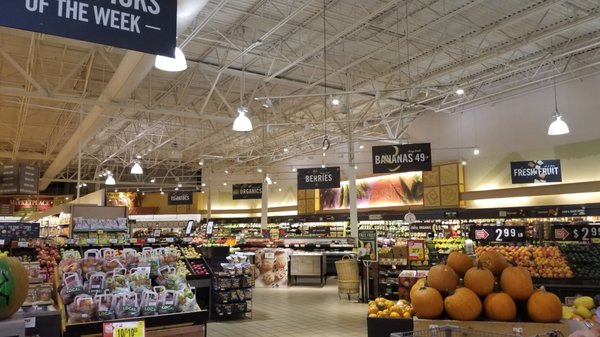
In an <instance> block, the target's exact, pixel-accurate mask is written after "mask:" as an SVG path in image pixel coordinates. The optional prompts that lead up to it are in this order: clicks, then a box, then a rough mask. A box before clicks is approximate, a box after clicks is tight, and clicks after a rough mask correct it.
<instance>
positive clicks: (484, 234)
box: [470, 226, 526, 242]
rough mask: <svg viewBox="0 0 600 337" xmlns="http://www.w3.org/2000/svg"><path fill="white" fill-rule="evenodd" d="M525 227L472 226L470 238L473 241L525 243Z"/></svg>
mask: <svg viewBox="0 0 600 337" xmlns="http://www.w3.org/2000/svg"><path fill="white" fill-rule="evenodd" d="M525 230H526V228H525V226H489V227H483V226H474V227H472V228H471V232H470V237H471V239H472V240H475V241H494V242H519V241H525Z"/></svg>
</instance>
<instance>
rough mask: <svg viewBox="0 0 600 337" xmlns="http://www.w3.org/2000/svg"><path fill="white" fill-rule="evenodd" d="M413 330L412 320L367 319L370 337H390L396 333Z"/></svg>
mask: <svg viewBox="0 0 600 337" xmlns="http://www.w3.org/2000/svg"><path fill="white" fill-rule="evenodd" d="M412 330H413V320H412V318H388V317H367V336H368V337H390V334H392V333H394V332H407V331H412Z"/></svg>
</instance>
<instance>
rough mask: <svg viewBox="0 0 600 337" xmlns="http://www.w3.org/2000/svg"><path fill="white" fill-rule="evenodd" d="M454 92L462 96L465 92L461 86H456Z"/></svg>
mask: <svg viewBox="0 0 600 337" xmlns="http://www.w3.org/2000/svg"><path fill="white" fill-rule="evenodd" d="M455 93H456V94H457V95H459V96H462V95H464V94H465V90H464V89H463V88H458V89H456V91H455Z"/></svg>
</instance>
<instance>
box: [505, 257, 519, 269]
mask: <svg viewBox="0 0 600 337" xmlns="http://www.w3.org/2000/svg"><path fill="white" fill-rule="evenodd" d="M506 262H508V264H510V265H511V266H513V267H516V266H517V262H516V261H515V260H509V259H506Z"/></svg>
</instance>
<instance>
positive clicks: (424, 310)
mask: <svg viewBox="0 0 600 337" xmlns="http://www.w3.org/2000/svg"><path fill="white" fill-rule="evenodd" d="M411 303H412V307H413V310H414V311H415V315H416V316H417V317H419V318H427V319H433V318H438V317H439V316H440V315H441V314H442V312H444V299H443V298H442V295H441V294H440V292H439V291H437V290H436V289H435V288H431V287H428V286H427V284H424V285H423V286H422V287H421V288H419V289H418V290H417V291H415V292H414V294H413V297H412V298H411Z"/></svg>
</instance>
